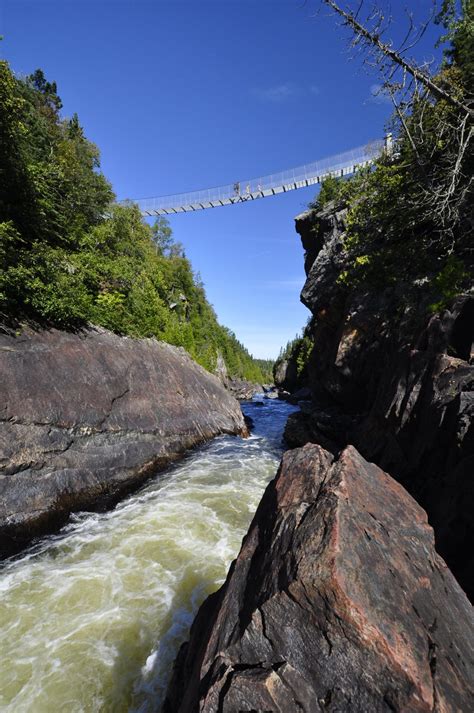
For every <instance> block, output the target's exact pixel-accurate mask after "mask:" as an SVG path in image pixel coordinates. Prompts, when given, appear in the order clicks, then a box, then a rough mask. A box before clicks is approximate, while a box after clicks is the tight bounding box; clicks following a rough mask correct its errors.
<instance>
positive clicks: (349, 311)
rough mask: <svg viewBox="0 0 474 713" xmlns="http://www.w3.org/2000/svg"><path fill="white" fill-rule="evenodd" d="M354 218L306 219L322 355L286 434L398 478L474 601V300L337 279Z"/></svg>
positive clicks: (327, 214) (306, 294)
mask: <svg viewBox="0 0 474 713" xmlns="http://www.w3.org/2000/svg"><path fill="white" fill-rule="evenodd" d="M344 221H345V212H344V210H336V209H335V207H334V205H328V206H327V208H326V209H325V210H323V211H321V212H320V213H315V212H311V211H310V212H307V213H304V214H302V215H301V216H298V218H297V219H296V229H297V231H298V233H299V234H300V236H301V240H302V244H303V247H304V248H305V251H306V252H305V269H306V273H307V281H306V283H305V285H304V288H303V291H302V294H301V299H302V301H303V302H304V304H305V305H306V306H307V307H308V308H309V309H310V310H311V312H312V313H313V322H312V333H313V339H314V343H315V344H316V345H317V348H315V349H314V351H313V354H312V357H311V361H310V364H309V368H308V370H309V374H310V378H311V388H312V393H313V402H314V403H313V413H311V412H310V411H307V412H306V414H305V415H303V414H302V415H300V416H299V417H293V422H292V423H291V424H289V427H288V429H287V434H286V436H287V438H288V440H289V441H290V442H292V443H293V445H300V444H302V443H303V442H304V441H305V437H306V436H307V435H308V434H309V440H312V441H315V442H318V443H321V444H322V445H324V446H326V447H327V441H325V440H324V438H326V439H327V438H329V439H330V440H331V442H334V441H335V442H336V444H337V446H338V447H339V448H341V447H343V446H344V445H345V444H348V443H353V444H354V445H356V447H357V448H358V449H359V451H360V452H361V453H362V454H363V455H364V456H365V457H366V458H368V459H369V460H373V461H375V462H376V463H378V464H379V465H380V466H381V467H382V468H383V469H384V470H387V471H388V472H389V473H390V474H391V475H392V476H394V477H396V478H397V479H398V480H400V482H402V483H403V485H404V486H405V487H406V488H407V489H408V490H409V491H410V493H411V494H412V495H414V497H415V498H416V499H417V500H418V502H420V504H421V505H422V506H423V507H424V508H425V509H426V510H427V512H428V517H429V520H430V523H431V524H432V525H433V527H434V530H435V533H436V541H437V546H438V549H439V552H440V553H441V554H442V556H443V557H444V558H445V559H446V561H447V562H448V564H449V566H450V567H451V569H452V571H453V572H454V574H455V575H456V577H458V579H459V582H460V583H461V585H462V586H463V588H464V589H465V591H467V592H468V594H469V596H471V597H473V598H474V551H473V548H472V543H473V542H474V518H473V517H472V512H473V511H474V479H473V477H472V476H473V473H474V427H473V419H472V416H473V413H474V365H473V362H472V357H471V349H472V342H473V336H474V297H472V296H469V295H460V296H459V297H458V298H457V299H455V300H453V301H452V303H451V305H450V307H449V308H448V309H445V310H443V311H442V312H440V313H438V314H433V313H432V311H430V308H429V304H428V303H429V300H430V296H429V291H428V290H426V285H420V286H419V294H418V297H416V298H413V299H411V301H407V300H404V299H402V297H403V293H404V291H405V290H406V286H404V285H398V286H397V285H391V286H390V285H389V286H387V287H386V288H385V289H380V288H377V289H372V290H371V289H370V288H369V286H359V287H357V288H349V287H348V286H347V285H345V284H344V280H340V279H338V278H339V277H340V275H341V273H342V272H343V271H344V269H345V267H346V266H345V259H346V257H345V253H344V250H343V236H344V229H345V223H344ZM412 287H413V289H415V288H416V286H412ZM324 412H326V415H325V414H324ZM341 418H342V420H341ZM331 419H332V425H331ZM321 424H323V428H321ZM321 434H322V436H323V438H321Z"/></svg>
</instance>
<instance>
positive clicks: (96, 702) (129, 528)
mask: <svg viewBox="0 0 474 713" xmlns="http://www.w3.org/2000/svg"><path fill="white" fill-rule="evenodd" d="M243 410H244V412H245V414H246V415H249V416H251V418H252V419H253V421H254V428H253V431H252V435H251V436H250V437H249V438H246V439H242V438H239V437H232V436H220V437H218V438H216V439H215V440H213V441H212V442H210V443H208V444H207V445H205V446H203V447H200V448H199V449H198V450H196V451H194V452H192V453H191V454H190V455H188V456H187V457H186V458H185V459H184V460H183V461H181V462H180V463H179V464H178V465H175V466H172V467H171V468H170V469H169V470H167V471H165V472H164V473H160V474H158V475H157V476H156V477H155V478H154V479H152V480H150V481H148V483H147V484H146V485H145V486H144V487H143V488H142V489H140V490H139V491H138V492H136V493H134V494H133V495H131V496H130V497H128V498H127V499H126V500H123V501H122V502H121V503H119V504H118V505H117V507H116V508H115V509H114V510H112V511H109V512H105V513H86V512H82V513H77V514H76V515H73V516H72V519H71V522H70V523H69V524H68V525H67V526H65V527H64V528H63V530H62V531H61V532H60V533H59V534H57V535H54V536H51V537H48V538H45V539H42V540H40V541H39V542H38V543H36V544H35V545H33V546H32V547H31V548H30V549H29V550H28V551H27V552H25V553H23V554H22V555H21V556H20V557H17V558H15V559H12V560H10V561H6V562H4V563H3V566H2V570H1V573H0V591H1V601H0V638H1V640H2V666H1V670H0V690H1V691H2V698H1V699H0V707H1V709H2V711H5V713H13V712H14V711H15V712H16V711H20V710H21V711H35V713H47V712H49V711H52V710H61V711H63V710H64V711H68V713H79V712H80V711H98V710H100V711H110V712H112V711H113V712H114V713H118V712H120V711H135V712H137V713H138V711H140V713H151V712H152V711H158V710H160V706H161V702H162V699H163V695H164V691H165V687H166V685H167V681H168V678H169V673H170V670H171V667H172V663H173V660H174V658H175V656H176V653H177V650H178V648H179V646H180V644H181V643H182V642H183V641H184V640H185V639H186V638H187V636H188V630H189V626H190V625H191V622H192V619H193V617H194V615H195V613H196V611H197V608H198V607H199V605H200V604H201V602H202V601H203V599H204V598H205V597H206V596H207V595H208V594H209V593H210V592H212V591H214V590H215V589H216V588H217V587H218V586H220V585H221V584H222V582H223V581H224V579H225V576H226V572H227V569H228V567H229V564H230V562H231V560H232V559H233V558H234V557H235V556H236V555H237V553H238V550H239V547H240V543H241V540H242V537H243V535H244V534H245V532H246V531H247V528H248V526H249V523H250V521H251V519H252V516H253V514H254V512H255V509H256V507H257V505H258V502H259V500H260V498H261V496H262V493H263V490H264V488H265V486H266V484H267V483H268V481H269V480H270V479H271V478H272V477H273V476H274V475H275V473H276V470H277V467H278V463H279V460H280V457H281V453H282V441H281V435H282V431H283V427H284V424H285V421H286V419H287V417H288V415H289V413H291V412H292V411H294V410H295V408H294V407H292V406H290V405H288V404H286V403H284V402H281V401H275V400H273V401H270V400H265V402H264V405H263V406H262V405H259V404H256V403H247V404H243Z"/></svg>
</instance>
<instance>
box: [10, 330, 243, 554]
mask: <svg viewBox="0 0 474 713" xmlns="http://www.w3.org/2000/svg"><path fill="white" fill-rule="evenodd" d="M0 409H1V412H0V547H1V554H2V555H3V556H5V555H6V554H9V553H10V552H12V551H15V550H16V549H18V548H19V547H20V546H21V545H22V544H24V543H25V542H26V541H28V540H29V539H30V538H31V537H33V536H34V535H37V534H41V533H44V532H47V531H50V530H52V529H54V528H56V527H57V526H58V525H60V524H62V523H63V522H64V521H65V520H66V519H67V516H68V514H69V513H70V512H71V511H74V510H78V509H82V508H89V507H97V506H98V505H103V504H105V503H107V502H110V501H113V500H114V499H115V498H117V497H118V496H119V495H121V494H123V493H125V492H127V491H128V490H129V489H131V488H133V487H135V486H136V485H138V484H139V483H141V482H142V481H144V480H145V479H146V478H147V477H148V476H149V475H150V474H152V473H154V472H155V471H156V470H157V469H159V468H163V467H164V466H166V465H167V464H169V463H170V462H171V461H173V460H175V459H176V458H178V457H179V456H180V455H182V454H183V453H184V452H185V451H186V449H188V448H191V447H192V446H195V445H197V444H199V443H202V442H203V441H205V440H206V439H209V438H211V437H213V436H216V435H218V434H221V433H232V434H244V433H245V431H246V427H245V424H244V421H243V416H242V413H241V411H240V407H239V404H238V403H237V401H236V400H235V399H234V398H233V397H232V396H231V395H230V394H229V393H228V392H227V391H226V390H225V389H224V388H223V386H222V385H221V383H220V382H219V380H218V379H217V378H216V377H214V376H212V375H211V374H209V373H208V372H206V371H205V370H204V369H202V368H201V367H200V366H198V365H197V364H196V363H195V362H193V361H192V360H191V359H190V358H189V356H188V355H187V354H186V352H185V351H184V350H183V349H178V348H176V347H171V346H169V345H168V344H165V343H163V342H157V341H156V340H154V339H137V340H135V339H130V338H122V337H118V336H116V335H114V334H111V333H110V332H107V331H105V330H93V329H92V330H88V331H85V332H83V333H79V334H72V333H67V332H61V331H57V330H51V331H44V330H42V331H38V332H35V331H33V330H32V329H26V330H25V331H23V332H22V333H21V334H20V335H19V336H16V335H15V334H13V333H11V332H8V331H6V330H4V331H3V333H1V334H0Z"/></svg>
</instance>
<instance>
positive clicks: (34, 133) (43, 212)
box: [0, 62, 268, 382]
mask: <svg viewBox="0 0 474 713" xmlns="http://www.w3.org/2000/svg"><path fill="white" fill-rule="evenodd" d="M61 106H62V104H61V100H60V98H59V96H58V94H57V87H56V84H55V82H48V81H47V80H46V78H45V76H44V74H43V72H42V71H41V70H37V71H36V72H35V73H34V74H33V75H31V77H29V78H27V79H26V80H19V79H17V78H15V77H14V75H13V74H12V72H11V71H10V69H9V67H8V64H7V63H6V62H0V166H1V170H0V267H1V269H0V310H1V311H2V314H3V316H4V317H6V318H8V317H14V318H16V319H18V318H20V319H22V318H27V319H32V320H35V321H36V322H40V323H41V322H43V323H44V322H47V323H49V324H54V325H56V326H59V327H62V328H75V327H80V326H82V325H84V324H86V323H93V324H96V325H101V326H103V327H106V328H108V329H111V330H113V331H115V332H117V333H119V334H128V335H131V336H135V337H151V336H154V337H157V338H158V339H163V340H166V341H168V342H170V343H171V344H175V345H177V346H182V347H184V348H185V349H186V350H187V351H188V352H189V353H190V355H191V356H192V357H194V358H195V359H196V361H198V362H199V363H200V364H202V365H203V366H204V367H205V368H207V369H209V370H211V371H212V370H214V369H215V367H216V362H217V355H218V353H219V352H220V353H222V354H223V357H224V360H225V362H226V365H227V368H228V371H229V373H230V374H231V376H236V377H240V378H247V379H249V380H252V381H257V382H262V381H265V380H268V378H267V376H268V368H266V369H263V368H262V367H263V365H259V364H258V363H257V362H256V361H255V360H254V359H253V358H252V357H251V355H250V354H249V353H248V352H247V350H246V349H245V348H244V347H243V345H242V344H240V343H239V342H238V340H237V339H236V337H235V335H234V334H233V333H232V332H230V331H229V330H228V329H226V328H225V327H222V326H221V325H220V324H218V322H217V318H216V315H215V312H214V310H213V309H212V307H211V305H210V304H209V303H208V301H207V299H206V294H205V291H204V286H203V284H202V281H201V279H200V278H199V276H197V277H195V276H194V275H193V271H192V268H191V265H190V263H189V261H188V260H187V259H186V257H185V255H184V250H183V246H182V245H180V244H179V243H176V242H174V241H173V238H172V233H171V228H170V226H169V224H168V222H167V221H166V220H165V219H163V218H158V219H157V221H156V222H155V224H154V225H153V226H152V227H150V226H149V225H147V224H146V223H144V222H143V220H142V218H141V216H140V212H139V210H138V208H137V206H135V205H133V204H129V205H113V204H112V199H113V194H112V190H111V187H110V185H109V183H108V182H107V180H106V179H105V177H104V176H103V175H102V173H100V162H99V152H98V149H97V148H96V146H94V144H92V143H91V142H89V141H88V140H87V139H86V138H85V136H84V132H83V130H82V128H81V126H80V124H79V119H78V117H77V115H74V116H73V117H72V119H70V120H66V119H62V118H61V116H60V113H59V112H60V109H61Z"/></svg>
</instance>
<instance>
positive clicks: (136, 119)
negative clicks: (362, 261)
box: [0, 0, 430, 357]
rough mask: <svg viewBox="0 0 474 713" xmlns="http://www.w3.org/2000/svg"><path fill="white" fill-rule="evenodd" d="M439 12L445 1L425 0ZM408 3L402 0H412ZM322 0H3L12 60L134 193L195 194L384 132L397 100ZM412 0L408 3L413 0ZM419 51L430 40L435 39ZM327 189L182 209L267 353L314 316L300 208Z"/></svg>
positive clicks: (225, 308)
mask: <svg viewBox="0 0 474 713" xmlns="http://www.w3.org/2000/svg"><path fill="white" fill-rule="evenodd" d="M408 4H409V5H410V6H411V7H412V8H414V9H417V10H423V9H424V8H427V7H429V5H430V0H414V1H412V2H410V3H408ZM395 5H398V3H396V4H395ZM318 7H319V5H318V3H317V2H316V1H315V0H308V1H307V2H303V0H280V1H278V0H195V1H192V2H185V1H184V0H90V1H88V0H49V1H48V0H41V1H40V0H0V34H3V35H4V37H5V40H4V42H2V43H1V45H2V46H1V48H0V49H1V51H2V54H3V56H4V58H6V59H8V61H9V62H10V64H11V66H12V68H13V69H14V71H16V72H17V73H19V74H29V73H31V72H32V71H33V70H34V69H36V68H37V67H41V68H42V69H43V70H44V72H45V74H46V77H47V78H48V79H49V80H50V81H51V80H55V81H56V82H57V84H58V91H59V95H60V96H61V98H62V100H63V104H64V108H63V112H64V114H65V115H71V114H72V113H73V112H75V111H77V113H78V115H79V119H80V121H81V124H82V125H83V126H84V128H85V132H86V135H87V136H88V138H89V139H91V140H92V141H94V142H95V143H97V144H98V146H99V148H100V150H101V154H102V168H103V171H104V173H105V174H106V176H107V177H108V178H109V180H110V181H111V182H112V184H113V187H114V190H115V192H116V194H117V197H118V198H120V199H121V198H125V197H129V198H142V197H146V196H153V195H162V194H169V193H180V192H184V191H187V190H195V189H199V188H207V187H211V186H215V185H220V184H226V183H233V182H234V181H236V180H239V179H245V178H247V177H252V176H258V175H265V174H268V173H272V172H273V171H278V170H282V169H286V168H291V167H293V166H297V165H300V164H304V163H309V162H311V161H315V160H317V159H318V158H323V157H325V156H327V155H331V154H332V153H337V152H339V151H343V150H345V149H349V148H351V147H352V146H358V145H360V144H363V143H365V142H366V141H368V140H370V139H372V138H377V137H381V136H383V133H384V123H385V121H386V120H387V118H388V116H389V113H390V108H389V106H388V105H387V104H386V103H384V102H383V101H381V100H380V99H377V98H374V96H373V94H372V91H373V85H375V84H376V83H377V77H376V76H374V75H371V74H369V73H368V72H367V70H366V69H364V67H363V66H362V64H361V61H360V60H359V59H358V58H357V57H354V56H353V55H351V53H350V52H349V51H348V50H347V47H346V42H345V39H344V38H345V34H344V32H343V31H342V30H341V29H340V28H338V27H337V24H336V22H335V20H334V18H331V17H330V16H329V15H328V13H327V12H325V11H323V12H322V13H320V14H319V15H317V16H315V10H316V9H317V8H318ZM401 9H402V8H401V3H400V8H399V10H398V12H399V11H400V10H401ZM418 51H422V50H421V49H419V50H418ZM314 193H315V191H314V189H304V190H300V191H295V192H293V193H288V194H286V195H283V196H279V197H275V198H268V199H266V200H261V201H254V202H252V203H250V204H246V205H240V206H231V207H227V208H217V209H215V210H207V211H201V212H197V213H192V214H183V215H178V216H174V217H173V218H171V220H170V222H171V226H172V228H173V232H174V237H175V238H176V239H177V240H179V241H181V242H182V243H183V244H184V246H185V249H186V254H187V256H188V257H189V258H190V259H191V261H192V264H193V267H194V269H195V270H196V271H199V272H200V273H201V276H202V279H203V280H204V283H205V285H206V291H207V295H208V298H209V300H210V302H211V303H212V304H213V305H214V307H215V310H216V312H217V314H218V317H219V319H220V321H221V323H223V324H225V325H226V326H228V327H230V328H231V329H232V330H233V331H234V332H235V333H236V334H237V337H238V338H239V339H240V340H241V341H242V342H243V343H244V344H245V345H246V346H247V348H248V349H249V350H250V351H251V352H252V353H253V354H254V355H255V356H259V357H274V356H276V355H277V353H278V351H279V348H280V346H282V345H283V344H285V343H286V342H287V340H288V339H290V338H292V337H293V336H294V335H295V334H296V332H298V331H299V330H300V329H301V327H302V326H303V325H304V324H305V322H306V319H307V317H308V316H309V313H308V311H307V310H306V309H305V308H304V307H303V306H302V305H301V304H300V302H299V293H300V290H301V287H302V285H303V282H304V272H303V251H302V248H301V245H300V241H299V238H298V236H297V234H296V233H295V231H294V222H293V218H294V216H295V215H297V214H298V213H299V212H301V211H302V210H304V209H305V206H306V204H307V203H308V201H309V200H311V199H312V198H313V196H314Z"/></svg>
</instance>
